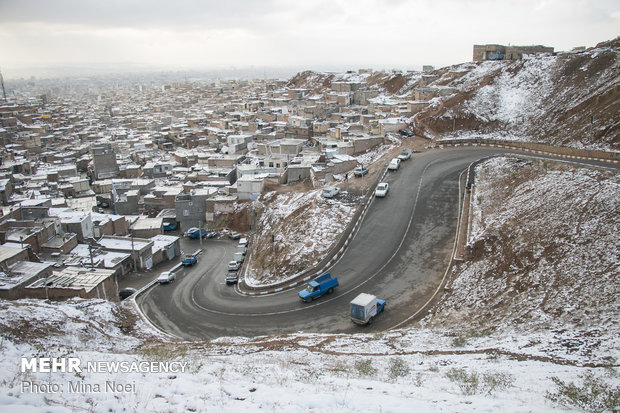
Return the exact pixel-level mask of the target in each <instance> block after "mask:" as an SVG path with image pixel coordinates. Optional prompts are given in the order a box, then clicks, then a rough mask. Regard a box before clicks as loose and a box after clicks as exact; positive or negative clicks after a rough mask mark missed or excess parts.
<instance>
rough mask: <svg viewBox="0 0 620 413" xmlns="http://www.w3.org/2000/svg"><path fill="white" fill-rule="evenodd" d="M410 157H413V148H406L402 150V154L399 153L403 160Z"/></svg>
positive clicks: (399, 157)
mask: <svg viewBox="0 0 620 413" xmlns="http://www.w3.org/2000/svg"><path fill="white" fill-rule="evenodd" d="M409 158H411V149H408V148H405V149H403V150H402V151H400V155H398V159H400V160H401V161H406V160H407V159H409Z"/></svg>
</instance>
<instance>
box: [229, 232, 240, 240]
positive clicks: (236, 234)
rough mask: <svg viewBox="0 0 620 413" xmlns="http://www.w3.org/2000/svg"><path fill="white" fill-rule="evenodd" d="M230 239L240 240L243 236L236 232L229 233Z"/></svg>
mask: <svg viewBox="0 0 620 413" xmlns="http://www.w3.org/2000/svg"><path fill="white" fill-rule="evenodd" d="M228 238H230V239H239V238H241V234H240V233H238V232H235V231H231V232H229V233H228Z"/></svg>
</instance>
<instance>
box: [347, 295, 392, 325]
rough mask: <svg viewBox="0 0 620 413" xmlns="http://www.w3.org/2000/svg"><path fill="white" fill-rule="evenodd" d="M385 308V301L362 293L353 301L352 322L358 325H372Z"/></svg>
mask: <svg viewBox="0 0 620 413" xmlns="http://www.w3.org/2000/svg"><path fill="white" fill-rule="evenodd" d="M384 308H385V300H381V299H379V298H377V297H375V296H374V295H372V294H366V293H361V294H360V295H358V296H357V297H355V298H354V299H353V301H351V320H352V321H353V322H354V323H356V324H362V325H366V324H370V323H371V322H372V319H373V318H374V317H375V316H376V315H377V314H379V313H380V312H381V311H383V309H384Z"/></svg>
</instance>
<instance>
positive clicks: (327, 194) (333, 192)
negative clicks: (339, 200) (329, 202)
mask: <svg viewBox="0 0 620 413" xmlns="http://www.w3.org/2000/svg"><path fill="white" fill-rule="evenodd" d="M339 193H340V188H336V187H335V186H326V187H325V188H323V193H321V195H322V196H323V198H333V197H335V196H337V195H338V194H339Z"/></svg>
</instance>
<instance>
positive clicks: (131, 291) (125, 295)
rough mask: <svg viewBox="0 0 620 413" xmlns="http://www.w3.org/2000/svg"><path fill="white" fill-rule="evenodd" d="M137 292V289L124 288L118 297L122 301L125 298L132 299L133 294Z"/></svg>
mask: <svg viewBox="0 0 620 413" xmlns="http://www.w3.org/2000/svg"><path fill="white" fill-rule="evenodd" d="M135 292H136V289H135V288H131V287H128V288H123V289H122V290H120V291H119V292H118V297H119V298H120V299H121V300H124V299H125V298H128V297H131V296H132V295H133V294H135Z"/></svg>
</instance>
